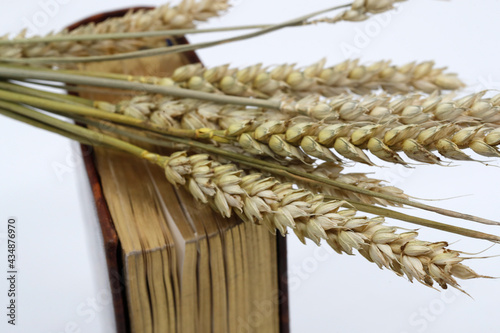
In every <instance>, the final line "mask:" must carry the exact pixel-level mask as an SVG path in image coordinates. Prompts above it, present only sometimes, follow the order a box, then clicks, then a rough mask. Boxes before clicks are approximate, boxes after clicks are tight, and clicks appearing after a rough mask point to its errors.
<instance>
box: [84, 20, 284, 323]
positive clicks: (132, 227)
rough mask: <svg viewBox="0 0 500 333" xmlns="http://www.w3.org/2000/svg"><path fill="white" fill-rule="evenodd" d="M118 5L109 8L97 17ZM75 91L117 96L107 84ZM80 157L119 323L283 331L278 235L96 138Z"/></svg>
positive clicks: (137, 67) (117, 65)
mask: <svg viewBox="0 0 500 333" xmlns="http://www.w3.org/2000/svg"><path fill="white" fill-rule="evenodd" d="M122 14H123V11H122V12H120V11H118V12H113V13H107V14H103V15H101V16H99V18H98V20H102V19H105V18H106V17H109V16H110V15H113V16H116V15H122ZM92 20H94V21H95V20H96V19H95V18H93V19H88V20H86V22H89V21H92ZM184 42H185V39H183V38H176V39H174V38H170V39H169V40H168V44H177V43H184ZM195 61H199V60H198V58H197V57H196V55H195V54H194V53H192V52H191V53H187V54H173V55H167V56H157V57H151V58H145V59H139V60H125V61H116V62H105V63H98V64H91V65H86V66H85V68H84V69H85V70H90V71H101V72H111V73H124V74H130V75H148V74H150V75H158V76H159V75H169V74H171V73H172V72H173V71H174V70H175V68H177V67H178V66H181V65H184V64H188V63H192V62H195ZM81 95H82V96H84V97H88V98H93V99H98V100H107V101H116V100H118V99H120V95H119V94H116V91H115V92H111V91H107V90H105V89H101V90H100V91H99V92H86V93H81ZM148 149H151V150H158V148H155V147H148ZM164 153H166V154H167V153H168V152H164ZM86 165H87V170H88V173H89V179H90V181H91V182H92V185H93V190H94V196H95V198H96V203H97V205H98V211H99V215H100V219H101V227H102V229H103V235H104V240H105V246H106V253H107V259H108V267H109V273H110V279H111V284H112V290H113V297H114V305H115V314H116V320H117V328H118V331H120V332H127V331H131V332H287V331H288V308H287V294H286V245H285V242H284V239H282V238H281V237H280V236H278V237H275V236H273V235H271V234H270V233H269V232H268V231H267V229H265V228H263V227H260V226H256V225H249V224H245V223H243V222H242V221H241V220H239V219H238V218H236V217H233V218H231V219H224V218H222V217H220V216H219V215H217V214H215V213H214V212H213V211H212V210H211V209H210V207H207V206H204V205H202V204H200V203H198V202H196V201H195V199H193V198H192V197H191V195H190V194H189V193H187V192H186V191H185V190H184V189H182V188H174V187H173V186H172V185H170V184H169V183H168V182H167V180H166V179H165V175H164V174H163V172H162V170H161V169H160V168H158V167H156V166H152V165H148V164H147V163H146V162H144V161H140V160H138V159H136V158H134V157H131V156H126V155H125V154H123V153H120V152H116V151H110V150H107V149H104V148H97V149H95V151H94V153H93V154H92V155H88V154H87V156H86Z"/></svg>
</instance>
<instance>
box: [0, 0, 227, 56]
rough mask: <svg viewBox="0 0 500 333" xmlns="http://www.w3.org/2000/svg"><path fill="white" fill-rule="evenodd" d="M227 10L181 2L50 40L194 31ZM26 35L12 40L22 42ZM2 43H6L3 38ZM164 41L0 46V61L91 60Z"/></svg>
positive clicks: (213, 3)
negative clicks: (134, 33)
mask: <svg viewBox="0 0 500 333" xmlns="http://www.w3.org/2000/svg"><path fill="white" fill-rule="evenodd" d="M228 7H229V4H228V0H201V1H197V2H195V1H192V0H183V1H182V2H181V3H180V4H179V5H177V6H171V5H170V4H165V5H163V6H159V7H157V8H154V9H150V10H138V11H135V12H134V11H129V12H128V13H127V14H125V15H124V16H123V17H113V18H109V19H107V20H105V21H103V22H101V23H97V24H94V23H89V24H85V25H81V26H79V27H77V28H76V29H74V30H72V31H68V30H63V31H61V32H60V33H58V34H56V35H54V36H66V35H69V36H76V35H82V34H92V35H97V34H103V33H115V32H139V31H156V30H166V29H174V28H190V27H194V22H196V21H198V22H200V21H206V20H208V19H209V18H211V17H214V16H218V15H219V14H220V13H221V12H222V11H224V10H226V9H227V8H228ZM25 33H26V31H23V32H21V33H20V34H19V35H18V36H16V37H15V38H17V39H20V38H21V39H22V38H25ZM2 39H3V40H6V39H8V36H7V35H5V36H3V37H2ZM164 44H165V38H164V37H163V38H161V37H156V38H143V39H124V40H119V41H111V40H94V41H82V42H79V41H68V42H61V43H49V44H45V43H38V44H15V45H8V46H1V45H0V58H34V57H61V56H81V57H84V56H95V55H108V54H116V53H124V52H131V51H135V50H140V49H143V48H154V47H160V46H163V45H164Z"/></svg>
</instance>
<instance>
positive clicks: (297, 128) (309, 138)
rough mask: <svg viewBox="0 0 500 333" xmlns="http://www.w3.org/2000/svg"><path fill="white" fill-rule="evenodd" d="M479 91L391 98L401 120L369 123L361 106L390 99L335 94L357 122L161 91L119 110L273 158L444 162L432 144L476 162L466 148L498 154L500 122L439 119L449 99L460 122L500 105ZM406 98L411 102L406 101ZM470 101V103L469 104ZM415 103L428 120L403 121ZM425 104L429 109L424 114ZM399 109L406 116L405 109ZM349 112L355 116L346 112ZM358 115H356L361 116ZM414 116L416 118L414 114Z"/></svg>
mask: <svg viewBox="0 0 500 333" xmlns="http://www.w3.org/2000/svg"><path fill="white" fill-rule="evenodd" d="M480 96H482V93H479V94H473V95H471V96H467V97H464V98H462V99H460V100H458V101H456V102H455V103H450V102H442V103H437V101H438V100H437V99H436V98H435V97H430V98H429V99H423V100H420V101H418V103H421V105H424V106H425V105H427V106H428V107H427V109H424V107H422V106H421V105H418V104H417V103H415V99H414V98H412V97H406V99H397V100H396V101H393V102H392V105H393V110H392V112H391V113H390V115H391V116H392V118H395V119H393V121H392V122H389V123H387V124H384V123H382V124H373V123H370V122H368V121H367V120H368V119H366V118H364V119H363V117H361V115H360V114H359V113H358V110H362V111H363V110H366V109H367V107H371V108H372V111H373V110H374V112H380V110H382V108H386V109H387V110H389V108H387V107H384V106H383V105H378V104H380V103H379V102H377V99H378V101H380V102H386V105H391V103H389V102H387V98H384V96H382V97H380V98H370V97H369V98H367V99H366V100H365V101H364V103H363V102H361V103H356V102H355V101H352V100H349V99H348V98H347V99H346V98H344V97H339V98H338V99H337V101H338V100H341V101H343V102H344V103H343V104H340V103H338V102H337V101H335V100H334V101H331V103H330V105H336V107H337V109H338V110H339V111H338V113H337V114H338V115H342V116H343V117H344V118H348V119H350V120H351V123H344V122H338V123H334V124H330V125H328V123H327V122H315V121H313V120H311V119H307V118H305V119H304V118H297V119H294V118H291V117H288V118H287V117H285V116H284V115H283V114H280V113H276V112H275V111H264V110H259V109H250V110H248V109H242V108H231V107H222V106H216V105H214V104H206V103H201V102H195V101H192V100H185V101H183V100H171V99H166V98H163V97H162V98H159V99H158V98H157V97H154V96H142V97H136V98H135V101H134V99H132V100H131V101H128V102H124V104H123V105H127V107H125V108H123V107H122V108H121V109H120V110H123V112H124V113H125V114H127V115H130V116H134V117H138V118H140V119H148V117H150V119H151V121H152V122H153V123H156V124H157V125H159V126H166V127H168V126H173V127H176V126H182V127H184V128H190V129H200V128H212V129H217V130H219V129H224V130H225V131H224V132H222V134H221V133H219V134H218V135H224V136H228V137H234V138H235V141H237V142H238V143H239V145H240V146H241V147H243V149H245V150H246V151H247V152H249V153H251V154H255V155H260V156H270V157H272V158H275V159H280V157H285V158H292V159H299V160H301V161H309V160H308V159H307V155H311V156H313V157H316V158H319V159H322V160H324V161H334V162H338V161H340V159H339V158H338V157H336V156H335V155H334V154H332V152H331V151H330V149H331V148H334V149H335V150H336V151H337V152H338V153H339V154H340V155H342V156H344V157H346V158H348V159H351V160H353V161H357V162H361V163H366V164H371V162H370V160H369V158H368V156H366V154H364V153H363V152H362V150H361V149H369V150H370V152H372V153H373V154H374V155H375V156H377V157H379V158H381V159H382V160H385V161H389V162H394V163H400V164H406V162H404V160H403V159H401V158H400V157H399V156H398V154H397V152H398V151H403V152H404V153H405V154H406V155H407V156H408V157H410V158H412V159H415V160H417V161H419V162H423V163H431V164H438V163H440V160H439V158H438V157H437V156H435V155H434V154H432V153H431V151H432V150H437V151H439V153H440V154H441V155H443V156H445V157H447V158H450V159H454V160H472V158H471V157H469V156H468V155H466V154H465V153H464V152H462V149H464V148H472V149H473V150H474V151H475V152H476V153H478V154H480V155H483V156H487V157H500V153H499V152H498V150H497V149H496V148H495V146H496V145H498V144H499V143H500V138H499V136H500V135H499V133H500V131H499V129H498V128H497V127H493V126H492V125H490V126H485V125H474V126H464V125H463V124H460V123H458V122H457V123H448V122H446V123H444V124H441V123H440V122H438V120H439V119H435V118H438V117H440V115H441V113H440V110H442V109H443V108H442V106H449V105H452V106H453V108H454V109H456V110H459V111H460V116H459V117H460V118H461V119H463V120H462V121H465V119H466V118H470V119H472V120H471V122H474V121H475V120H474V118H472V117H471V116H466V115H465V114H467V113H469V114H470V113H472V112H474V110H477V109H479V108H478V106H483V105H486V106H487V107H489V108H490V109H493V110H494V111H496V108H497V107H496V106H493V104H492V103H491V101H496V100H497V97H494V98H492V99H488V100H486V99H483V100H480V99H479V97H480ZM346 100H347V101H346ZM374 100H375V102H374ZM146 101H147V102H146ZM412 101H413V103H411V102H412ZM465 101H469V102H467V103H465ZM471 101H472V102H471ZM429 102H430V103H429ZM299 103H300V102H299ZM408 103H411V104H412V105H407V104H408ZM495 103H496V102H495ZM363 104H364V105H366V107H365V106H364V105H363ZM134 105H135V106H134ZM405 105H406V106H405ZM466 106H468V108H464V107H466ZM398 109H399V110H398ZM412 109H418V110H419V112H420V114H421V115H422V116H425V122H424V123H420V124H411V123H410V124H405V123H407V121H405V120H404V119H406V120H407V118H406V115H405V114H407V110H412ZM483 109H484V108H483ZM401 110H402V111H401ZM422 110H425V113H424V112H423V111H422ZM398 111H399V112H400V113H401V114H402V115H399V114H398V113H397V112H398ZM433 111H434V113H432V112H433ZM365 112H366V111H365ZM393 112H394V113H393ZM349 114H351V116H348V115H349ZM352 114H355V117H353V116H352ZM455 114H456V115H458V114H457V113H455ZM476 114H477V113H476ZM413 115H414V117H418V115H415V113H413ZM433 115H434V117H432V116H433ZM177 116H182V117H181V120H180V121H176V120H175V118H176V117H177ZM492 117H497V115H492ZM334 118H336V117H334ZM356 118H361V119H360V120H361V121H362V120H365V122H367V123H368V125H363V124H362V122H355V120H356ZM390 118H391V117H389V119H390ZM269 119H272V120H269ZM397 120H400V121H402V123H401V122H398V121H397ZM217 121H218V122H217ZM299 148H300V149H299ZM304 153H305V154H304ZM309 162H310V161H309Z"/></svg>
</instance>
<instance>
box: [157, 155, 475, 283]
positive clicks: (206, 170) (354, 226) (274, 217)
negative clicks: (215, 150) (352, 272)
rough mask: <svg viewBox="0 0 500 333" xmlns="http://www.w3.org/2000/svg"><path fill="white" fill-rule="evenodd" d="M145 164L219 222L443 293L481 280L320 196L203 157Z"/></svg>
mask: <svg viewBox="0 0 500 333" xmlns="http://www.w3.org/2000/svg"><path fill="white" fill-rule="evenodd" d="M148 159H150V160H151V161H154V162H155V163H157V164H159V165H161V166H163V167H164V168H165V174H166V176H167V179H168V180H169V181H170V182H171V183H173V184H176V185H183V186H185V187H186V188H187V189H188V190H189V191H190V192H191V194H192V195H193V196H194V197H195V198H197V199H198V200H199V201H201V202H204V203H208V202H212V203H213V205H212V206H213V207H215V209H216V210H217V211H218V212H219V213H220V214H222V215H223V216H230V215H231V212H232V211H234V212H235V213H236V214H237V215H239V216H240V217H241V218H242V219H243V220H245V221H247V222H253V223H259V224H260V223H262V224H264V225H265V226H266V227H268V228H269V229H270V231H271V232H275V230H276V229H277V230H279V231H280V232H281V233H282V234H284V233H286V229H287V228H288V227H289V228H291V229H292V230H294V232H295V234H296V235H297V236H298V237H299V239H300V240H301V241H302V242H305V238H309V239H311V240H313V241H314V242H315V243H317V244H319V243H320V241H321V240H322V239H324V240H326V241H327V243H328V244H329V245H330V246H332V247H333V249H334V250H336V251H337V252H339V253H343V252H345V253H347V254H352V253H353V250H354V249H356V250H358V251H359V252H360V253H361V254H362V255H363V256H364V257H365V258H367V259H368V260H369V261H371V262H374V263H376V264H377V265H378V266H379V267H380V268H382V267H386V268H388V269H390V270H392V271H394V272H395V273H396V274H398V275H400V276H402V275H406V276H407V277H408V279H409V280H410V281H412V280H413V279H415V280H417V281H419V282H421V283H423V284H425V285H427V286H432V285H433V282H434V281H435V282H437V283H438V284H439V285H440V286H441V287H442V288H446V287H447V285H451V286H453V287H455V288H459V285H458V283H457V281H456V280H455V279H454V277H458V278H461V279H470V278H478V277H484V276H480V275H478V274H477V273H475V272H474V271H473V270H472V269H470V268H469V267H467V266H465V265H463V264H461V262H462V261H463V260H464V258H461V257H460V252H457V251H453V250H449V249H447V248H446V246H447V243H446V242H436V243H431V242H424V241H418V240H416V239H415V238H416V236H417V235H418V234H417V232H415V231H411V232H405V233H402V234H396V232H395V231H396V229H397V228H395V227H390V226H385V225H384V224H383V218H381V217H376V218H371V219H370V218H366V217H357V216H355V213H356V211H355V210H353V209H344V210H341V209H340V207H341V206H342V205H343V204H345V203H344V202H342V201H324V200H323V196H322V195H317V194H313V193H311V192H309V191H307V190H304V189H300V188H299V189H294V188H293V186H292V184H291V183H280V182H278V181H277V180H275V179H273V178H269V177H264V176H262V175H261V174H258V173H253V174H248V175H245V173H244V172H243V171H241V170H238V169H237V167H236V166H234V165H231V164H225V165H222V164H219V163H218V162H216V161H214V160H211V159H210V158H209V156H208V155H205V154H199V155H192V156H187V154H186V153H185V152H177V153H174V154H173V155H171V156H170V157H168V158H161V157H159V156H157V155H156V156H149V157H148Z"/></svg>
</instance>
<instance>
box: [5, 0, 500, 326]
mask: <svg viewBox="0 0 500 333" xmlns="http://www.w3.org/2000/svg"><path fill="white" fill-rule="evenodd" d="M43 2H44V1H43V0H42V1H37V0H34V1H31V0H30V1H28V0H22V1H15V2H9V3H8V4H7V3H6V0H2V6H1V9H2V10H1V11H0V22H2V23H1V25H0V33H1V34H3V33H8V32H16V31H19V30H20V29H22V28H24V27H27V23H26V22H27V21H31V20H32V18H33V16H34V15H36V14H37V13H38V12H40V11H43V6H42V5H41V3H43ZM60 2H61V3H63V2H64V3H65V4H63V5H60V6H59V7H58V8H57V10H56V11H55V13H54V15H53V17H51V19H50V20H49V21H48V22H47V23H46V24H44V25H43V26H40V27H39V33H42V34H44V33H47V32H49V31H51V30H58V29H60V28H61V27H64V26H66V25H68V24H70V23H72V22H74V21H76V20H79V19H81V18H82V17H86V16H88V15H90V14H94V13H97V12H101V11H105V10H110V9H117V8H122V7H126V6H133V5H158V4H161V3H162V1H147V2H137V1H131V0H112V1H106V2H104V1H97V0H87V1H85V2H84V1H76V0H72V1H71V0H66V1H60ZM337 3H338V4H340V3H341V2H340V1H328V0H315V1H307V2H305V1H299V0H294V1H291V0H287V1H284V0H282V1H264V0H252V1H236V2H235V6H234V8H233V9H232V10H231V11H230V12H229V13H227V14H226V15H225V16H223V17H222V18H220V19H214V20H212V21H211V22H210V23H208V24H204V25H203V26H214V27H215V26H230V25H240V24H253V23H274V22H276V23H277V22H280V21H284V20H287V19H290V18H294V17H297V16H300V15H302V14H304V13H306V12H310V11H314V10H318V9H322V8H326V7H329V6H332V4H333V5H334V4H337ZM400 8H401V10H400V11H398V12H393V13H391V14H389V15H384V16H380V18H379V20H375V19H372V20H371V21H366V22H361V23H340V24H336V25H321V26H312V27H303V28H290V29H288V30H286V31H280V32H275V33H273V34H270V35H268V36H264V37H260V38H256V39H254V40H250V41H245V42H239V43H234V44H231V45H224V46H219V47H217V48H213V49H205V50H201V51H199V52H198V54H199V55H200V56H201V59H202V61H203V62H204V63H205V65H207V66H214V65H220V64H224V63H231V64H233V65H235V66H246V65H251V64H255V63H258V62H263V63H264V64H265V65H273V64H279V63H283V62H293V63H298V64H299V65H301V66H304V65H307V64H311V63H313V62H315V61H317V60H319V59H320V58H322V57H325V56H326V57H327V58H328V64H330V65H332V64H335V63H337V62H341V61H342V60H344V59H346V58H353V57H359V58H361V59H362V60H363V61H365V62H371V61H376V60H380V59H392V60H393V61H394V63H396V64H404V63H406V62H409V61H412V60H418V61H424V60H431V59H433V60H435V61H436V63H437V65H438V66H448V67H449V69H450V70H451V71H454V72H458V73H460V77H461V78H462V79H463V80H464V81H465V82H466V83H467V84H469V85H470V86H471V88H468V91H469V92H470V91H479V90H482V89H486V88H490V89H499V88H500V66H498V51H499V47H498V44H499V40H498V38H499V37H498V31H499V28H500V23H499V21H498V17H497V16H498V13H499V12H500V2H499V1H494V0H482V1H475V2H472V1H466V0H454V1H449V2H448V1H446V2H445V1H430V0H429V1H426V0H420V1H409V2H407V3H403V4H401V5H400ZM363 35H370V36H368V38H365V39H363ZM222 36H223V35H222V34H217V35H216V34H211V35H204V36H201V35H198V36H191V37H189V39H190V41H191V42H196V41H201V40H211V39H214V38H218V37H222ZM346 49H349V50H350V51H349V52H347V51H345V50H346ZM0 156H1V161H2V163H1V164H0V233H2V232H5V225H6V219H7V217H8V216H16V217H17V218H18V220H19V221H18V227H19V230H18V233H19V254H20V258H19V266H20V268H19V271H20V274H19V282H18V283H19V284H18V289H19V290H20V292H19V298H18V303H19V309H18V326H16V328H15V329H12V328H11V327H8V326H7V325H6V323H5V322H6V316H5V314H4V312H5V310H1V311H0V318H2V319H0V320H1V322H0V328H1V329H0V331H2V332H5V331H7V332H51V333H52V332H65V331H66V332H70V331H71V329H72V327H77V328H78V329H79V331H80V332H110V331H112V328H113V316H112V310H111V308H110V304H109V302H108V299H107V298H106V291H107V276H106V270H105V269H106V268H105V261H104V257H103V254H102V252H100V239H99V234H98V227H97V222H96V220H95V213H94V211H93V204H92V197H91V194H90V189H89V186H88V183H87V179H86V174H85V172H84V168H83V164H82V162H81V158H80V157H79V151H78V146H77V145H76V144H75V143H71V142H70V141H68V140H66V139H63V138H60V137H57V136H55V135H52V134H47V133H44V132H42V131H40V130H36V129H33V128H30V127H29V126H26V125H23V124H20V123H17V122H14V121H11V120H8V119H5V118H1V119H0ZM475 156H477V155H475ZM492 164H494V165H496V166H497V167H498V166H499V163H498V161H495V162H493V163H492ZM454 165H455V166H454V167H439V166H419V167H418V168H417V169H410V170H407V169H406V170H405V169H402V168H395V167H392V166H389V167H384V168H375V169H376V176H377V177H380V178H383V179H386V180H391V182H392V184H393V185H396V186H399V187H401V188H403V189H404V190H405V191H406V192H407V193H409V194H411V195H414V196H416V197H424V198H448V197H453V196H462V195H468V196H463V197H460V198H455V199H451V200H446V201H439V202H433V204H436V205H439V206H441V207H446V208H451V209H456V210H460V211H463V212H466V213H471V214H475V215H480V216H482V217H485V218H490V219H496V220H500V214H499V213H498V204H499V199H498V198H499V195H500V186H499V185H500V177H499V176H498V175H499V169H498V168H497V167H494V166H489V167H487V166H484V165H481V164H479V163H460V164H458V163H455V164H454ZM57 167H59V168H61V167H66V168H65V169H64V170H69V172H66V173H63V174H61V173H60V172H59V173H58V172H57V171H56V169H57ZM59 170H60V169H59ZM353 170H356V171H359V170H365V171H368V170H369V171H373V168H372V169H370V168H366V167H362V166H360V167H358V166H357V167H356V168H354V169H353ZM411 212H412V213H413V212H414V213H418V214H420V216H424V217H432V218H434V219H438V220H439V221H442V222H447V223H455V222H457V221H455V220H453V219H449V218H442V217H440V216H437V215H432V214H425V213H422V212H418V211H416V210H413V211H411ZM389 222H390V223H393V221H389ZM395 223H397V225H401V226H403V224H401V223H399V222H395ZM457 223H459V224H460V225H462V226H470V227H473V228H478V229H481V230H485V231H487V232H490V233H496V234H498V230H499V229H495V228H487V227H484V226H477V225H473V224H471V223H467V222H460V221H458V222H457ZM404 226H405V227H409V225H404ZM421 239H426V240H436V241H437V240H448V241H450V242H456V243H454V244H453V245H452V246H453V248H456V249H460V250H464V251H469V252H475V251H480V250H483V249H485V248H486V247H487V246H489V244H488V243H486V242H482V241H476V240H468V239H463V237H460V236H457V235H454V234H447V233H444V232H437V231H431V230H426V229H421ZM5 247H6V245H5V235H4V236H3V239H0V268H1V269H2V272H3V271H5V268H4V267H5V262H6V250H5ZM499 252H500V251H499V249H498V248H497V247H494V248H493V249H491V250H489V251H487V252H486V254H487V255H493V254H498V253H499ZM469 264H470V266H472V267H473V268H474V269H476V270H477V271H478V272H479V273H482V274H487V275H493V276H500V268H499V267H500V259H498V258H490V259H483V260H475V261H470V262H469ZM289 265H290V270H291V271H290V281H291V323H292V331H293V332H305V331H311V332H369V331H370V332H390V333H392V332H397V333H403V332H408V333H413V332H441V331H444V330H446V331H451V332H472V331H477V332H497V331H499V329H500V322H499V321H498V319H497V318H496V315H495V312H496V311H497V309H498V308H499V306H500V297H499V296H500V282H499V281H498V280H471V281H464V282H463V283H462V286H463V287H464V288H465V289H466V290H467V291H468V292H469V293H470V294H471V295H472V296H473V298H470V297H468V296H466V295H463V294H460V293H457V292H453V291H446V292H441V293H439V292H437V291H435V290H432V289H430V288H426V287H424V286H422V285H420V284H410V283H409V282H408V281H407V280H405V279H404V278H399V277H397V276H395V275H394V274H393V273H391V272H389V271H381V270H379V269H378V268H377V267H376V266H375V265H374V264H371V263H368V262H366V260H365V259H364V258H362V257H361V256H346V255H343V256H339V255H337V254H332V253H331V251H330V252H328V250H327V248H326V246H325V247H322V248H320V250H319V251H318V248H317V247H316V246H315V245H314V244H308V245H307V246H304V245H302V244H300V243H299V242H298V241H297V240H296V239H295V238H294V235H293V234H292V235H291V237H289ZM0 277H1V279H0V281H2V282H0V288H1V289H0V305H1V307H0V308H1V309H5V307H4V304H5V302H6V299H7V297H6V285H5V281H4V278H3V273H1V274H0ZM77 331H78V330H77Z"/></svg>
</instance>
